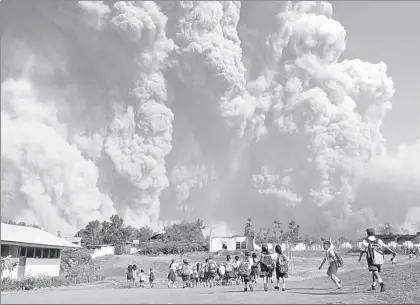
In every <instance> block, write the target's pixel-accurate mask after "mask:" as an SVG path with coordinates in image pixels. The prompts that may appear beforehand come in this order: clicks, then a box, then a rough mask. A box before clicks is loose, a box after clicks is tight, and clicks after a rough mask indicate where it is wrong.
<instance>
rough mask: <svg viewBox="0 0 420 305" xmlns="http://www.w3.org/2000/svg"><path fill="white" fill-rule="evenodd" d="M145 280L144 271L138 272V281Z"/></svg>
mask: <svg viewBox="0 0 420 305" xmlns="http://www.w3.org/2000/svg"><path fill="white" fill-rule="evenodd" d="M145 280H146V274H145V273H144V272H140V281H145Z"/></svg>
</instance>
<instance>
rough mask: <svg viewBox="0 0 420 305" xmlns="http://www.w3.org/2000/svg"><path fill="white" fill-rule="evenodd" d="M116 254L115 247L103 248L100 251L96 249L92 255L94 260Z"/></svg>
mask: <svg viewBox="0 0 420 305" xmlns="http://www.w3.org/2000/svg"><path fill="white" fill-rule="evenodd" d="M114 254H115V247H114V246H106V247H101V248H100V249H95V250H94V252H93V253H92V254H91V255H90V256H91V257H92V258H96V257H101V256H105V255H114Z"/></svg>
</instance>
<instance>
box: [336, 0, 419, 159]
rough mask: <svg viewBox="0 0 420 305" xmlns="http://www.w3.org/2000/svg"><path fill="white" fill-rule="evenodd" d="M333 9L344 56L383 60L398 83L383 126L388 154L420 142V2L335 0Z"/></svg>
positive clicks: (373, 60)
mask: <svg viewBox="0 0 420 305" xmlns="http://www.w3.org/2000/svg"><path fill="white" fill-rule="evenodd" d="M333 9H334V17H335V18H336V19H337V20H338V21H340V23H341V24H342V25H343V26H344V27H345V28H346V30H347V38H346V41H347V48H346V51H345V52H344V54H343V56H344V57H346V58H357V57H359V58H363V59H365V60H368V61H371V62H378V61H384V62H385V63H386V64H387V66H388V73H389V75H390V76H391V77H392V79H393V80H394V82H395V95H394V97H393V98H392V105H393V110H392V112H390V113H389V114H388V115H387V117H386V118H385V120H384V123H383V126H382V130H383V133H384V134H385V135H386V138H387V147H388V149H389V150H391V151H395V150H396V148H397V147H398V145H400V144H402V143H408V144H412V143H414V142H415V141H416V140H417V139H418V138H419V137H420V98H419V97H420V86H419V78H418V77H417V73H418V70H419V68H420V61H419V58H418V55H419V54H420V38H419V33H418V29H419V28H420V20H419V18H418V12H419V11H420V2H418V1H334V2H333Z"/></svg>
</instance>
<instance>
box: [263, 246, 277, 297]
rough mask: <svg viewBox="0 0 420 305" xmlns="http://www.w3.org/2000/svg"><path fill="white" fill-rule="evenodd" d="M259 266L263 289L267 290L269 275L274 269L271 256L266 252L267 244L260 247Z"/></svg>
mask: <svg viewBox="0 0 420 305" xmlns="http://www.w3.org/2000/svg"><path fill="white" fill-rule="evenodd" d="M260 268H261V269H260V277H261V278H262V279H263V283H264V291H268V284H269V283H270V277H271V276H272V274H273V270H274V261H273V257H272V256H271V254H270V253H269V252H268V246H267V245H263V246H262V247H261V259H260Z"/></svg>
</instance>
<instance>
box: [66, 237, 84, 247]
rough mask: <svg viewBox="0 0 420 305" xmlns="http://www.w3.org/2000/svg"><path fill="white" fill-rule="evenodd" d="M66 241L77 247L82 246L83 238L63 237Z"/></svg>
mask: <svg viewBox="0 0 420 305" xmlns="http://www.w3.org/2000/svg"><path fill="white" fill-rule="evenodd" d="M63 238H64V239H65V240H67V241H69V242H71V243H72V244H75V245H77V246H81V245H82V238H81V237H63Z"/></svg>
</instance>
